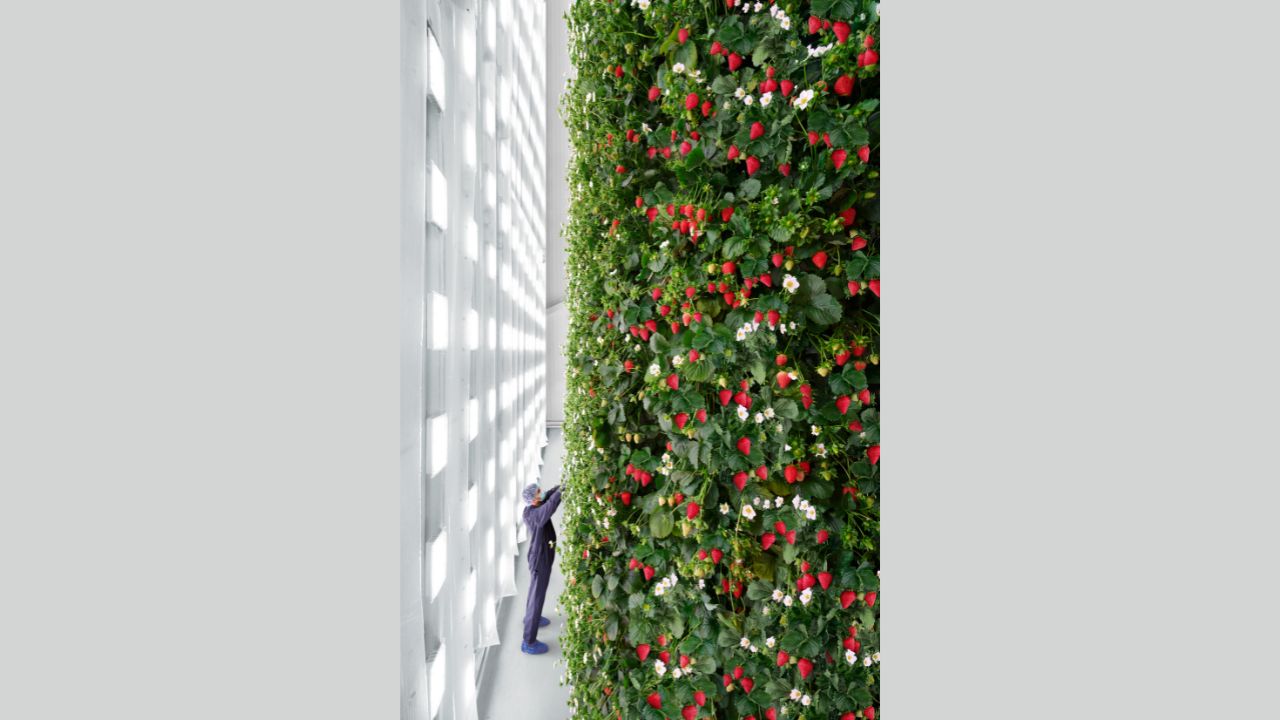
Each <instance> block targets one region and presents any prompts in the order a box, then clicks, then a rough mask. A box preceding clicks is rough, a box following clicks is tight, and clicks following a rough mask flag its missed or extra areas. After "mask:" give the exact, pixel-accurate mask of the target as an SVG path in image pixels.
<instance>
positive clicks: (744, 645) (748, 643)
mask: <svg viewBox="0 0 1280 720" xmlns="http://www.w3.org/2000/svg"><path fill="white" fill-rule="evenodd" d="M738 646H739V647H742V648H749V647H751V640H750V639H749V638H745V637H744V638H742V639H741V640H739V641H738Z"/></svg>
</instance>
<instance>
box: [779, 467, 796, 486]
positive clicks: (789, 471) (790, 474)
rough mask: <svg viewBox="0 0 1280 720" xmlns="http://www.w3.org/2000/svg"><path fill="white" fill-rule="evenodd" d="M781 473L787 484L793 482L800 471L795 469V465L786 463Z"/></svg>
mask: <svg viewBox="0 0 1280 720" xmlns="http://www.w3.org/2000/svg"><path fill="white" fill-rule="evenodd" d="M782 475H783V477H785V478H786V479H787V483H788V484H793V483H795V481H796V479H797V478H798V477H799V476H800V471H799V470H797V469H796V466H795V465H788V466H786V467H785V468H783V470H782Z"/></svg>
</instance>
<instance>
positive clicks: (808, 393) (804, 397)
mask: <svg viewBox="0 0 1280 720" xmlns="http://www.w3.org/2000/svg"><path fill="white" fill-rule="evenodd" d="M800 401H801V402H802V403H804V409H805V410H808V409H809V406H810V405H812V404H813V388H811V387H809V386H808V385H801V386H800Z"/></svg>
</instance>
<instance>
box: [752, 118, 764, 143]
mask: <svg viewBox="0 0 1280 720" xmlns="http://www.w3.org/2000/svg"><path fill="white" fill-rule="evenodd" d="M763 135H764V124H763V123H761V122H759V121H756V122H753V123H751V139H752V140H756V139H758V138H760V137H761V136H763Z"/></svg>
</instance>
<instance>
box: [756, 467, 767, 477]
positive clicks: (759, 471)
mask: <svg viewBox="0 0 1280 720" xmlns="http://www.w3.org/2000/svg"><path fill="white" fill-rule="evenodd" d="M756 477H758V478H760V479H761V480H768V479H769V468H767V467H765V466H764V465H761V466H760V467H758V468H756Z"/></svg>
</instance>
